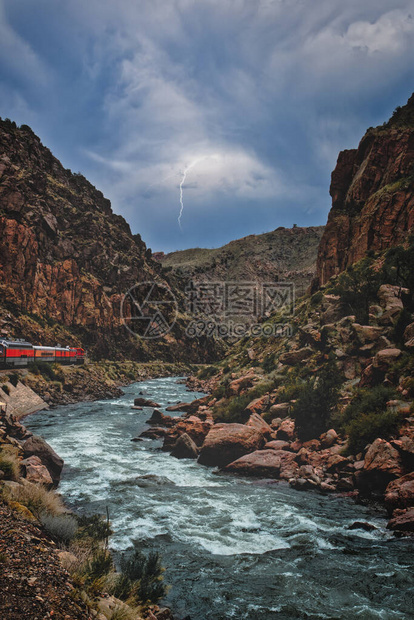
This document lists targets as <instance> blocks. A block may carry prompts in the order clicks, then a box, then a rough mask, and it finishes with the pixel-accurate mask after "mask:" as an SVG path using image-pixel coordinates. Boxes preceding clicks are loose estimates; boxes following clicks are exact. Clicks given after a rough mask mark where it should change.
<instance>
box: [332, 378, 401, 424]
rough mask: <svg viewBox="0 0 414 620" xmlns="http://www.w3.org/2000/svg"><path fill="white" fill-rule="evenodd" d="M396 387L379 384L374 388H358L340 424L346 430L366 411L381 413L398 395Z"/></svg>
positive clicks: (341, 417)
mask: <svg viewBox="0 0 414 620" xmlns="http://www.w3.org/2000/svg"><path fill="white" fill-rule="evenodd" d="M396 395H397V393H396V391H395V389H394V388H392V387H386V386H384V385H377V386H375V387H373V388H364V389H361V390H358V392H357V393H356V395H355V396H354V398H353V399H352V401H351V402H350V403H349V405H348V406H347V407H346V409H345V411H344V412H343V414H342V415H341V416H340V419H339V424H340V426H341V429H342V430H344V431H345V432H346V429H347V426H348V425H349V424H350V422H352V421H353V420H356V419H358V418H359V417H360V416H362V415H364V414H366V413H380V412H382V411H384V410H385V409H386V405H387V402H388V401H389V400H392V399H394V398H395V397H396Z"/></svg>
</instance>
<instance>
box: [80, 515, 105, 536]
mask: <svg viewBox="0 0 414 620" xmlns="http://www.w3.org/2000/svg"><path fill="white" fill-rule="evenodd" d="M76 519H77V521H78V531H77V534H76V537H77V538H79V539H82V538H91V539H92V540H95V541H96V542H103V541H105V543H107V541H108V539H109V537H110V535H111V534H112V529H111V524H110V522H109V518H108V516H107V517H106V518H105V517H102V516H101V515H97V514H95V515H91V516H87V515H76Z"/></svg>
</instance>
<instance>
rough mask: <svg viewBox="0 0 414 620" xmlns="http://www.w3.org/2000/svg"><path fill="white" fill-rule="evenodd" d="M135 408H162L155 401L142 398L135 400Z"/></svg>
mask: <svg viewBox="0 0 414 620" xmlns="http://www.w3.org/2000/svg"><path fill="white" fill-rule="evenodd" d="M134 406H135V407H160V405H159V404H158V403H156V402H155V401H153V400H149V399H148V398H142V397H141V396H140V397H138V398H134Z"/></svg>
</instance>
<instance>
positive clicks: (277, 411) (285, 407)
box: [269, 403, 290, 418]
mask: <svg viewBox="0 0 414 620" xmlns="http://www.w3.org/2000/svg"><path fill="white" fill-rule="evenodd" d="M269 411H270V413H271V415H272V416H276V417H277V418H286V417H287V416H288V415H289V413H290V403H278V404H277V405H272V406H271V407H270V410H269Z"/></svg>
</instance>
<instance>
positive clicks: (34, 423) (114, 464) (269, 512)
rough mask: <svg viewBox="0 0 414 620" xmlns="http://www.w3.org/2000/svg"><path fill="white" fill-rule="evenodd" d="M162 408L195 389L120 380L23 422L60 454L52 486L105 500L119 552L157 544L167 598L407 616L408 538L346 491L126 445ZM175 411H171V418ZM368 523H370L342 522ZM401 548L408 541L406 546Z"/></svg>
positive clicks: (243, 617)
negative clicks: (119, 387)
mask: <svg viewBox="0 0 414 620" xmlns="http://www.w3.org/2000/svg"><path fill="white" fill-rule="evenodd" d="M139 392H143V393H144V396H145V397H147V398H150V399H152V400H155V401H156V402H158V403H159V404H160V408H161V410H163V411H165V408H166V407H167V406H168V405H169V404H171V403H176V402H179V401H190V400H193V399H194V398H197V397H200V396H202V395H201V394H194V393H189V392H187V391H186V390H185V386H184V385H182V384H177V381H176V379H175V378H164V379H156V380H149V381H145V382H143V383H140V384H135V385H132V386H129V387H128V388H126V390H125V395H124V396H122V397H121V398H120V399H116V400H115V399H111V400H109V401H96V402H94V403H81V404H77V405H70V406H67V407H59V408H56V409H54V410H52V411H48V412H41V413H39V414H36V415H34V416H31V417H30V418H28V419H27V423H28V426H29V428H31V430H33V431H34V432H38V433H39V434H41V435H43V436H44V437H45V438H46V440H47V441H48V442H49V443H50V444H51V445H52V446H53V448H54V449H55V450H56V451H57V452H58V454H60V455H61V456H62V457H63V458H64V460H65V468H64V472H63V479H62V482H61V492H62V493H63V495H64V496H65V497H66V498H67V501H68V502H69V503H70V502H73V503H74V504H75V505H76V506H77V507H78V508H79V507H80V508H81V509H82V510H86V511H89V512H94V511H95V512H96V511H98V512H102V513H104V511H105V508H106V507H107V506H108V508H109V511H110V516H111V521H112V525H113V530H114V535H113V537H112V538H111V545H112V547H113V548H114V549H115V550H119V551H123V550H125V549H127V548H129V547H131V545H132V544H133V543H134V541H139V543H140V544H141V545H142V547H143V549H144V550H149V549H157V550H159V551H160V552H161V554H162V557H163V563H164V565H165V566H166V573H165V579H166V581H167V583H169V584H170V585H171V586H172V588H171V590H170V592H169V594H168V597H167V601H166V602H167V603H168V604H170V605H172V606H173V607H174V609H175V610H176V612H177V613H181V614H182V615H186V614H190V615H191V618H192V620H219V619H222V618H237V620H273V618H277V619H278V620H283V619H284V618H286V619H288V618H289V619H290V618H302V617H308V616H305V615H303V614H304V613H305V612H306V613H308V614H309V617H312V618H315V619H316V618H321V619H322V618H330V619H334V618H335V619H342V618H343V619H347V618H350V619H351V618H364V619H365V618H373V619H374V618H375V619H381V620H388V619H389V620H394V618H398V619H404V618H409V617H411V616H410V614H411V599H410V598H409V597H408V596H405V595H404V594H403V593H404V591H405V590H406V589H407V588H408V587H409V586H412V585H414V579H413V571H412V564H413V562H412V543H410V542H406V541H397V540H395V539H393V538H392V536H391V534H390V533H389V532H388V531H387V530H386V529H385V524H386V521H385V519H384V515H379V514H377V513H373V512H372V511H371V510H370V509H369V508H366V507H363V506H356V505H355V504H353V503H352V502H351V501H350V500H348V499H346V498H334V497H322V496H319V495H317V494H314V493H309V492H308V493H303V492H297V491H294V490H292V489H290V488H289V486H288V485H286V484H283V483H281V484H272V485H263V484H260V483H257V482H256V481H254V480H249V479H244V478H236V477H231V476H228V475H222V474H221V475H216V473H215V472H214V470H212V469H211V468H207V467H203V466H199V465H197V463H196V462H194V461H190V460H177V459H174V458H172V457H171V456H170V455H169V454H167V453H165V452H162V451H161V449H160V448H161V442H160V441H149V440H147V441H141V442H136V443H134V442H131V439H132V438H133V437H136V436H137V435H139V433H140V432H142V430H144V429H146V428H148V425H147V424H146V421H147V420H148V418H149V417H150V415H151V409H150V408H144V409H143V410H142V411H138V410H134V409H131V406H132V404H133V398H134V397H136V396H138V394H139ZM173 415H176V414H173ZM367 520H368V521H370V522H371V523H373V524H374V525H375V526H376V527H377V529H376V530H373V531H370V532H366V531H364V530H352V531H350V530H349V529H348V528H349V526H350V525H351V524H352V523H353V522H354V521H367ZM410 545H411V546H410Z"/></svg>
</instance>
